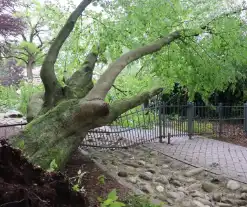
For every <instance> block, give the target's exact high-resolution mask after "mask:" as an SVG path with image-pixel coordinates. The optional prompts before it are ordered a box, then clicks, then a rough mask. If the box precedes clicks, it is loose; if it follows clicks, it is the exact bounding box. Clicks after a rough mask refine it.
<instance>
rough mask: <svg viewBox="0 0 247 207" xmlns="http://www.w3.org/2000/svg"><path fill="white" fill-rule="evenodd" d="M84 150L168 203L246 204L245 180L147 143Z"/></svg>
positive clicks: (181, 206) (177, 206) (180, 206)
mask: <svg viewBox="0 0 247 207" xmlns="http://www.w3.org/2000/svg"><path fill="white" fill-rule="evenodd" d="M83 150H84V151H85V150H86V151H87V152H88V153H89V155H90V156H91V158H92V159H94V160H96V162H98V163H100V164H101V165H104V167H105V168H106V169H107V171H108V172H110V173H111V174H113V175H114V176H115V177H117V179H118V180H119V181H124V182H127V184H128V185H132V186H133V187H135V188H138V189H139V190H141V192H143V193H145V194H148V195H150V196H151V197H152V198H154V199H153V200H155V201H156V203H157V202H159V201H163V202H165V204H164V205H163V206H165V207H168V206H173V207H244V206H247V185H246V184H241V183H239V182H237V181H234V180H231V179H227V178H225V177H223V176H221V175H215V174H212V173H209V172H206V171H205V170H204V168H195V167H192V166H190V165H188V164H185V163H182V162H181V161H178V160H175V159H172V158H169V157H168V156H166V155H164V154H162V153H158V152H157V151H154V150H152V149H149V148H147V147H144V146H138V147H135V148H129V149H122V150H100V149H98V148H83ZM105 182H107V180H106V181H105Z"/></svg>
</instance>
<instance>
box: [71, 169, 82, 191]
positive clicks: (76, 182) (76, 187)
mask: <svg viewBox="0 0 247 207" xmlns="http://www.w3.org/2000/svg"><path fill="white" fill-rule="evenodd" d="M85 174H86V172H82V171H81V170H78V172H77V175H76V176H74V177H71V178H69V180H70V182H71V183H72V184H73V187H72V190H73V191H76V192H85V189H84V187H83V186H82V183H81V181H82V177H83V176H84V175H85Z"/></svg>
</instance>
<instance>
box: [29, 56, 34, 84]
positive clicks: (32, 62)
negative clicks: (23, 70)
mask: <svg viewBox="0 0 247 207" xmlns="http://www.w3.org/2000/svg"><path fill="white" fill-rule="evenodd" d="M34 64H35V61H34V58H33V57H28V60H27V78H28V80H29V81H31V82H33V67H34Z"/></svg>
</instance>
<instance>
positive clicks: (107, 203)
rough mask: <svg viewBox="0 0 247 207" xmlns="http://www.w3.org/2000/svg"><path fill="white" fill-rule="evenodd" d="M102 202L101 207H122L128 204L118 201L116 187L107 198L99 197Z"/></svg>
mask: <svg viewBox="0 0 247 207" xmlns="http://www.w3.org/2000/svg"><path fill="white" fill-rule="evenodd" d="M98 201H99V202H100V207H122V206H126V205H125V204H124V203H122V202H120V201H118V196H117V191H116V189H114V190H112V191H111V192H110V193H109V194H108V195H107V198H106V200H103V199H102V198H101V197H98Z"/></svg>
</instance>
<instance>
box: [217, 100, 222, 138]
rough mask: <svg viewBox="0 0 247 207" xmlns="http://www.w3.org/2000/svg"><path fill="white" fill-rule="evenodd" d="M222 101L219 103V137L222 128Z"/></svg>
mask: <svg viewBox="0 0 247 207" xmlns="http://www.w3.org/2000/svg"><path fill="white" fill-rule="evenodd" d="M222 106H223V105H222V103H219V106H218V107H219V109H218V110H219V137H220V138H221V136H222V129H223V113H222V112H223V111H222V108H223V107H222Z"/></svg>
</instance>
